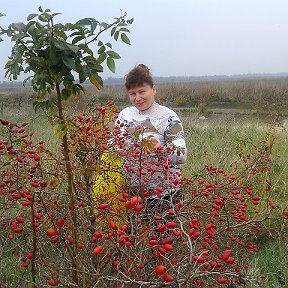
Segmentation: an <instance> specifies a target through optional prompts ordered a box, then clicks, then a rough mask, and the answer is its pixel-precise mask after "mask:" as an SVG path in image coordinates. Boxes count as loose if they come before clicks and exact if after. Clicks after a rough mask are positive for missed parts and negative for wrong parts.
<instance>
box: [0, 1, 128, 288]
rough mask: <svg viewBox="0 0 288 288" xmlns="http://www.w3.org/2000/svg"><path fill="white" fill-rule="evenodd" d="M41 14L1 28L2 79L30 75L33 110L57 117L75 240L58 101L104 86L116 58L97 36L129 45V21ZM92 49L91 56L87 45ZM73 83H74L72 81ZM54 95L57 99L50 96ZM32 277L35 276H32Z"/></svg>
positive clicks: (63, 119)
mask: <svg viewBox="0 0 288 288" xmlns="http://www.w3.org/2000/svg"><path fill="white" fill-rule="evenodd" d="M38 10H39V12H40V13H33V14H30V15H29V16H28V17H27V23H22V22H19V23H12V24H10V25H9V27H8V28H7V29H4V28H2V27H1V30H0V35H6V36H8V37H9V38H10V40H11V41H12V42H13V43H14V46H13V47H12V51H11V55H10V56H9V59H8V61H7V63H6V66H5V69H6V73H5V77H9V79H10V80H17V79H18V77H19V75H20V74H22V73H24V74H25V73H29V75H30V76H29V77H28V78H26V79H25V81H24V83H26V82H27V81H29V82H30V81H31V85H32V87H33V90H34V91H35V92H36V93H37V98H36V99H35V101H34V103H33V106H34V108H35V109H36V110H37V109H39V108H44V109H47V110H48V111H49V112H50V113H52V114H54V116H56V119H57V120H56V122H57V126H58V131H59V132H60V136H61V139H62V147H63V156H64V161H65V165H66V171H67V172H66V173H67V190H68V193H69V198H70V206H71V211H72V212H71V214H72V219H73V224H74V225H73V227H74V231H73V237H74V239H77V233H76V232H77V231H76V228H75V227H77V223H76V222H77V216H76V204H75V203H76V202H75V191H73V190H74V188H73V186H74V185H73V171H72V167H71V161H70V154H69V149H68V146H69V145H68V137H67V129H66V116H65V111H64V109H63V101H65V100H67V99H69V98H70V97H72V96H75V95H78V94H79V93H81V92H85V90H84V87H83V85H82V84H83V83H84V82H85V81H86V80H89V81H90V82H91V83H92V84H93V85H94V86H95V87H96V88H97V89H101V87H102V86H103V82H102V79H101V76H100V74H101V73H102V72H103V69H104V65H105V64H106V65H107V67H108V68H109V69H110V70H111V71H112V72H115V60H117V59H119V58H120V55H119V54H118V53H117V52H115V51H113V50H112V44H111V43H104V42H102V41H101V40H100V39H99V38H100V36H102V34H103V33H104V32H108V31H110V34H111V37H112V38H114V40H116V41H117V40H118V39H121V41H123V42H124V43H126V44H130V40H129V38H128V36H127V33H129V30H128V29H127V26H129V25H130V24H132V22H133V19H129V20H126V14H123V15H121V16H120V17H117V18H114V21H113V22H112V23H105V22H99V21H97V20H96V19H94V18H84V19H81V20H79V21H77V22H76V23H74V24H73V23H66V24H62V23H56V22H55V17H56V16H57V15H59V14H60V13H51V11H50V10H49V9H45V10H44V9H42V7H41V6H40V7H39V8H38ZM1 16H2V15H1ZM92 45H93V47H94V48H95V47H96V48H97V49H96V50H97V53H95V52H93V49H91V47H90V46H92ZM76 77H77V78H78V79H77V78H76ZM55 91H56V97H53V93H52V92H55ZM76 247H77V245H75V249H74V251H73V253H74V255H73V257H72V259H74V261H75V263H74V264H73V267H74V271H75V273H74V274H75V275H74V282H75V283H78V281H77V272H76V271H77V263H76V261H77V260H76V259H77V248H76ZM33 274H34V273H33Z"/></svg>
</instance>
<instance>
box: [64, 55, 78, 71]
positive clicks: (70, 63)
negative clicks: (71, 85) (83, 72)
mask: <svg viewBox="0 0 288 288" xmlns="http://www.w3.org/2000/svg"><path fill="white" fill-rule="evenodd" d="M62 60H63V63H64V64H65V66H66V67H67V68H69V69H72V70H76V65H75V62H74V60H73V59H72V58H71V57H69V56H64V57H63V58H62Z"/></svg>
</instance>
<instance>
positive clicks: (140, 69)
mask: <svg viewBox="0 0 288 288" xmlns="http://www.w3.org/2000/svg"><path fill="white" fill-rule="evenodd" d="M145 83H146V84H148V85H149V86H151V87H153V85H154V83H153V78H152V75H151V73H150V69H149V68H148V67H147V66H146V65H144V64H139V65H137V66H136V67H134V68H133V69H132V70H131V71H130V72H129V73H128V74H127V75H126V78H125V87H126V89H127V90H130V89H131V88H134V87H137V86H141V85H143V84H145Z"/></svg>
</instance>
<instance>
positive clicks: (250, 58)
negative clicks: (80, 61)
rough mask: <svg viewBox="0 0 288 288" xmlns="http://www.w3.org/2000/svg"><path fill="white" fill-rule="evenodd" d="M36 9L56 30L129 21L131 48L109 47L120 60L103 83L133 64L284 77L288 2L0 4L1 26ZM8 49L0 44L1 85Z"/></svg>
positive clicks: (164, 70) (157, 69)
mask: <svg viewBox="0 0 288 288" xmlns="http://www.w3.org/2000/svg"><path fill="white" fill-rule="evenodd" d="M40 5H41V6H42V8H49V9H51V11H52V12H61V13H62V15H61V16H58V17H57V18H56V20H57V19H58V21H59V22H63V23H64V22H76V21H77V20H79V19H81V18H84V17H93V18H96V19H97V20H99V21H105V22H111V21H112V20H113V18H114V17H116V16H119V15H120V14H121V10H122V11H123V12H127V14H128V18H134V19H135V20H134V23H133V25H132V26H131V28H130V30H131V34H130V36H129V37H130V40H131V46H129V45H125V44H121V43H120V42H119V44H118V43H115V42H113V41H112V42H111V43H112V44H113V48H114V50H116V51H117V52H118V53H119V54H120V55H121V57H122V58H121V59H120V60H118V61H117V63H116V73H115V74H112V73H111V72H109V71H107V70H106V72H105V73H104V74H103V75H102V76H103V78H106V77H124V75H125V74H127V72H128V71H129V70H130V69H131V68H133V67H134V66H135V65H137V64H139V63H144V64H146V65H147V66H149V67H150V68H151V71H152V74H153V75H154V76H204V75H234V74H246V73H280V72H288V0H145V1H137V0H101V1H98V0H78V1H76V0H57V1H56V0H53V1H52V0H50V1H49V0H40V1H38V0H21V1H20V0H18V1H10V0H6V1H4V0H1V1H0V12H1V13H2V14H5V15H6V16H5V17H0V25H1V26H4V27H6V26H7V25H8V24H10V23H12V22H26V17H27V15H29V14H30V13H35V12H36V13H37V12H38V6H40ZM114 43H115V44H114ZM10 49H11V44H10V43H9V40H8V39H7V38H5V41H4V42H1V43H0V51H1V53H0V68H1V70H0V81H1V80H3V77H4V65H5V63H6V61H7V57H8V55H9V54H10Z"/></svg>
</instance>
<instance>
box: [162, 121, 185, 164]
mask: <svg viewBox="0 0 288 288" xmlns="http://www.w3.org/2000/svg"><path fill="white" fill-rule="evenodd" d="M164 139H165V142H166V144H167V146H171V147H172V148H173V152H172V153H171V155H170V159H171V162H172V164H182V163H185V162H186V160H187V147H186V142H185V138H184V131H183V125H182V122H181V120H180V119H179V117H178V116H177V115H174V116H170V117H169V119H168V125H167V126H166V128H165V130H164Z"/></svg>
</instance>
